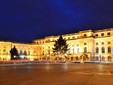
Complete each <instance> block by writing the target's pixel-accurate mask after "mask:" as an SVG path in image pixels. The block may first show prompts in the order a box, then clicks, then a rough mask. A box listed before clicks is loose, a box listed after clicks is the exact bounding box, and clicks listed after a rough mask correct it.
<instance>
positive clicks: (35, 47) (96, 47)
mask: <svg viewBox="0 0 113 85" xmlns="http://www.w3.org/2000/svg"><path fill="white" fill-rule="evenodd" d="M59 36H60V35H58V36H47V37H45V38H43V39H36V40H33V43H30V44H24V43H14V42H4V41H1V42H0V47H1V49H0V60H10V49H11V48H12V47H14V46H15V47H16V48H17V50H18V52H19V53H24V52H26V54H27V55H26V56H23V55H22V56H20V57H21V58H22V59H23V58H24V57H26V58H27V59H30V60H34V59H43V58H48V59H54V58H55V56H53V49H52V48H53V47H54V44H55V41H56V40H57V39H58V38H59ZM62 37H63V38H64V39H65V40H66V41H67V44H68V48H69V51H68V52H67V54H66V56H67V57H68V59H70V60H73V61H80V60H81V59H82V60H85V61H112V60H113V58H112V57H113V28H108V29H103V30H95V31H93V30H84V31H79V32H76V33H71V34H64V35H62Z"/></svg>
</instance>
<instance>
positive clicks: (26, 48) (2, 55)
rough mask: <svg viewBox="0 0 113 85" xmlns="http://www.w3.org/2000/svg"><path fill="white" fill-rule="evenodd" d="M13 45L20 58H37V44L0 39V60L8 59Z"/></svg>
mask: <svg viewBox="0 0 113 85" xmlns="http://www.w3.org/2000/svg"><path fill="white" fill-rule="evenodd" d="M14 46H15V47H16V48H17V50H18V53H19V54H21V56H22V57H21V56H20V58H22V59H24V58H26V59H30V60H33V59H37V58H38V56H37V55H38V52H37V49H38V45H35V44H24V43H14V42H5V41H0V48H1V49H0V60H10V59H11V56H10V50H11V48H13V47H14ZM24 52H26V54H27V55H26V56H24Z"/></svg>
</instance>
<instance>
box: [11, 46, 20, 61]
mask: <svg viewBox="0 0 113 85" xmlns="http://www.w3.org/2000/svg"><path fill="white" fill-rule="evenodd" d="M10 54H11V60H13V59H18V58H19V57H18V50H17V49H16V47H15V46H14V47H13V48H11V50H10Z"/></svg>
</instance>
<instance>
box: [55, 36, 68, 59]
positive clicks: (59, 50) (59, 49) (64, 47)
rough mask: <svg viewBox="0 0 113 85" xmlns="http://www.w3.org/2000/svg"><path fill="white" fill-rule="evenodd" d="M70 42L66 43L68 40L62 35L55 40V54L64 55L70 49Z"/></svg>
mask: <svg viewBox="0 0 113 85" xmlns="http://www.w3.org/2000/svg"><path fill="white" fill-rule="evenodd" d="M68 50H69V49H68V44H67V43H66V40H65V39H63V37H62V36H60V37H59V39H58V40H57V41H55V44H54V48H53V53H54V54H55V55H60V57H61V56H64V54H65V53H66V52H67V51H68Z"/></svg>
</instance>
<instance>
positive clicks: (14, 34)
mask: <svg viewBox="0 0 113 85" xmlns="http://www.w3.org/2000/svg"><path fill="white" fill-rule="evenodd" d="M110 27H113V0H0V40H9V41H16V42H31V41H32V40H33V39H37V38H43V37H45V36H49V35H59V34H65V33H73V32H77V31H79V30H85V29H93V30H96V29H103V28H110Z"/></svg>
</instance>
